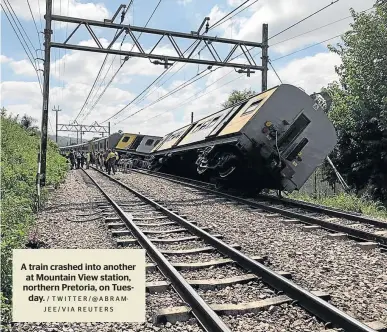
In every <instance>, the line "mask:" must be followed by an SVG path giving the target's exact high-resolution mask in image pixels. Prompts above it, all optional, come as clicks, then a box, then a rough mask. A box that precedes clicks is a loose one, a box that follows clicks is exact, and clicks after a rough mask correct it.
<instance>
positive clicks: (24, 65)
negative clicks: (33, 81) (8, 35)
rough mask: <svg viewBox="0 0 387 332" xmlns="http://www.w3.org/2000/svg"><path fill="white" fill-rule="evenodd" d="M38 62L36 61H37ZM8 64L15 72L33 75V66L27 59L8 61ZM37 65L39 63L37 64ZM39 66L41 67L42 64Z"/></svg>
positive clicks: (34, 73) (34, 74)
mask: <svg viewBox="0 0 387 332" xmlns="http://www.w3.org/2000/svg"><path fill="white" fill-rule="evenodd" d="M37 64H38V63H37ZM9 66H10V67H11V68H12V70H13V71H14V73H15V74H17V75H24V76H29V77H32V76H35V77H36V72H35V69H34V67H32V65H31V62H30V61H29V60H20V61H13V60H12V61H10V62H9ZM38 66H39V64H38ZM39 68H43V66H42V65H40V66H39Z"/></svg>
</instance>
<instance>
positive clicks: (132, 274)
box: [12, 249, 145, 323]
mask: <svg viewBox="0 0 387 332" xmlns="http://www.w3.org/2000/svg"><path fill="white" fill-rule="evenodd" d="M12 302H13V321H14V322H70V323H72V322H145V250H142V249H42V250H30V249H15V250H13V301H12Z"/></svg>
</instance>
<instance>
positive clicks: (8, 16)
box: [0, 3, 43, 94]
mask: <svg viewBox="0 0 387 332" xmlns="http://www.w3.org/2000/svg"><path fill="white" fill-rule="evenodd" d="M5 5H6V4H5ZM0 6H1V8H2V9H3V12H4V14H5V16H6V18H7V20H8V22H9V24H10V25H11V27H12V30H13V31H14V33H15V35H16V37H17V39H18V40H19V42H20V45H21V46H22V48H23V50H24V52H25V54H26V55H27V58H28V60H29V61H30V63H31V65H32V67H33V69H34V71H35V73H36V76H37V79H38V83H39V87H40V91H41V93H42V94H43V88H42V84H41V82H40V77H39V74H38V71H37V68H36V64H34V62H33V61H32V59H31V56H30V55H29V54H28V51H27V49H26V48H28V45H24V44H23V42H22V40H21V39H20V37H19V35H18V33H17V31H16V29H15V27H14V25H13V23H12V21H11V19H10V16H11V12H9V11H8V14H7V11H6V10H5V9H6V7H4V6H3V4H1V3H0ZM7 9H8V8H7ZM30 52H31V51H30Z"/></svg>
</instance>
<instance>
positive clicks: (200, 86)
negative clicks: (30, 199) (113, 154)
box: [0, 0, 375, 138]
mask: <svg viewBox="0 0 387 332" xmlns="http://www.w3.org/2000/svg"><path fill="white" fill-rule="evenodd" d="M159 1H160V0H141V1H140V0H133V3H132V5H131V7H130V8H129V10H128V12H127V14H126V17H125V20H124V24H129V25H134V26H141V27H142V26H144V25H145V24H146V22H147V21H148V19H149V18H150V16H151V14H152V12H153V11H154V9H155V7H156V5H157V4H158V3H159ZM245 1H246V0H161V2H160V4H159V6H158V7H157V10H156V11H155V13H154V15H153V17H152V19H151V20H150V21H149V24H148V27H150V28H157V29H164V30H172V31H179V32H186V33H190V32H191V31H197V30H198V28H199V26H200V24H201V23H202V21H203V19H204V18H205V17H209V18H210V21H209V24H210V26H211V24H214V23H215V22H216V21H218V20H219V19H220V18H222V17H223V16H224V15H226V14H228V13H229V12H230V11H232V10H233V9H235V8H236V7H237V6H239V5H240V4H242V3H243V2H245ZM128 2H129V1H127V0H121V1H118V0H109V1H108V0H104V1H101V0H100V1H98V0H97V1H94V0H53V13H54V14H56V15H63V16H71V17H79V18H85V19H92V20H98V21H103V20H104V19H108V18H112V16H113V14H114V12H115V11H116V9H117V8H118V7H119V6H120V4H125V5H127V4H128ZM332 2H334V1H332V0H321V1H311V0H291V1H290V0H275V1H272V0H259V1H256V2H255V3H254V0H249V1H248V2H247V3H246V4H245V5H244V6H243V7H241V8H244V7H246V6H248V5H249V4H252V3H253V5H251V6H250V7H248V8H247V9H246V10H244V11H243V12H241V13H240V14H238V15H236V16H235V17H233V18H232V19H230V20H227V21H225V22H224V23H223V24H221V25H219V26H217V27H215V28H214V29H212V30H211V31H209V33H208V35H209V36H217V37H225V38H232V39H240V40H247V41H253V42H261V40H262V24H263V23H267V24H268V25H269V58H270V59H271V62H272V65H273V67H274V69H275V71H276V72H277V74H278V76H279V78H280V79H281V80H282V82H283V83H286V84H292V85H295V86H297V87H300V88H301V89H303V90H305V91H306V92H307V93H309V94H310V93H313V92H317V91H319V90H320V89H321V88H322V87H323V86H327V84H329V83H330V82H333V81H334V80H337V79H338V78H337V75H336V73H335V66H337V65H339V64H340V58H339V57H338V55H336V54H334V53H332V52H330V51H329V50H328V48H327V45H328V44H331V45H336V44H337V43H339V42H340V37H336V36H339V35H340V34H342V33H344V32H345V31H347V30H348V29H349V28H350V23H351V22H352V19H351V17H350V12H349V10H350V8H353V9H354V10H355V11H363V10H368V9H370V8H371V7H372V6H373V4H374V2H375V1H374V0H339V1H337V2H335V3H333V4H332V5H331V6H329V7H328V8H326V9H324V10H323V11H321V12H319V13H318V14H316V15H314V16H312V17H311V18H309V19H307V20H305V21H303V22H302V23H300V24H297V25H296V26H294V27H293V28H290V29H288V30H287V31H285V32H283V33H280V34H279V35H277V36H275V37H273V38H270V37H271V36H274V35H276V34H277V33H278V32H281V31H282V30H284V29H286V28H288V27H290V26H291V25H293V24H294V23H296V22H298V21H299V20H301V19H303V18H305V17H307V16H308V15H310V14H312V13H314V12H316V11H317V10H319V9H321V8H323V7H325V6H327V5H329V4H331V3H332ZM2 3H3V6H5V5H7V4H8V6H10V5H11V6H12V8H10V7H8V8H10V9H11V12H12V10H13V12H14V13H15V14H16V16H17V18H18V19H19V20H20V24H21V26H22V28H23V29H24V30H25V32H26V34H27V36H28V38H27V37H24V38H25V39H26V43H27V44H28V45H29V49H30V50H31V52H32V53H33V54H32V55H33V56H32V55H31V57H33V59H32V60H33V62H34V63H35V64H36V67H37V68H38V69H42V68H43V61H42V60H41V59H38V58H44V56H43V54H42V52H41V51H40V50H41V49H43V44H42V42H43V35H42V33H41V31H43V29H44V25H45V21H44V13H45V7H46V1H45V0H4V1H2ZM28 4H30V7H31V11H30V9H29V7H28ZM6 12H7V13H8V9H7V8H6ZM230 16H231V15H230ZM119 18H120V15H119V17H118V18H117V20H119ZM11 20H12V19H11ZM34 20H35V22H34ZM117 20H116V21H115V22H117ZM35 23H36V26H35ZM22 28H21V27H20V26H19V29H20V30H21V31H23V30H22ZM74 28H75V25H74V24H71V23H70V24H68V23H61V22H56V21H54V22H53V25H52V29H53V34H52V41H55V42H63V41H64V40H65V39H66V37H67V36H69V34H70V33H71V31H72V30H73V29H74ZM93 31H94V32H95V34H96V36H97V38H98V39H99V41H100V43H101V44H102V45H103V46H104V47H106V46H107V45H109V44H110V42H111V40H112V38H113V36H114V32H115V31H113V30H111V29H106V28H94V29H93ZM38 32H39V33H38ZM135 34H136V36H137V37H138V33H135ZM334 37H335V38H334ZM328 39H329V40H328ZM326 40H327V41H326ZM139 41H140V44H141V46H142V48H143V49H144V50H146V51H150V50H151V49H152V47H153V46H154V44H155V43H156V42H157V39H156V38H155V37H154V36H149V35H146V34H143V35H142V36H141V37H140V39H139ZM176 41H177V43H178V44H179V46H180V47H181V48H182V49H183V50H185V49H186V48H187V47H188V46H189V45H190V44H189V43H187V42H186V41H185V40H180V39H177V40H176ZM323 41H326V42H323ZM321 42H323V43H321ZM68 43H69V44H76V45H86V46H92V47H95V46H96V44H95V42H94V40H93V39H92V38H91V36H90V34H89V33H88V31H87V30H86V29H85V28H84V27H81V28H79V30H77V31H76V32H75V33H74V35H73V36H72V37H71V39H70V41H69V42H68ZM121 43H122V45H121ZM318 43H320V44H318ZM315 44H318V45H315ZM120 47H121V48H122V50H131V49H132V47H133V41H132V40H131V38H130V36H129V35H128V36H126V37H125V38H124V34H123V35H121V36H120V38H119V39H118V40H117V42H116V43H115V44H114V46H113V48H114V49H119V48H120ZM227 47H228V46H227ZM227 47H224V46H221V47H219V52H220V56H221V57H222V58H224V57H225V55H226V54H227V52H228V50H229V48H227ZM200 48H201V46H200V47H199V48H198V49H197V51H199V49H200ZM303 49H304V50H303ZM133 51H134V52H135V51H138V49H137V47H136V46H134V48H133ZM27 52H28V50H27ZM154 53H157V54H165V55H175V51H174V49H173V47H172V45H171V43H170V42H169V41H168V39H163V40H162V41H161V42H160V44H159V45H158V46H157V48H156V49H155V50H154ZM196 53H197V52H196ZM0 54H1V55H0V62H1V101H0V105H1V107H5V108H6V109H7V110H8V112H10V113H12V114H14V115H16V114H20V116H22V115H24V114H27V115H29V116H31V117H33V118H34V119H36V120H37V123H36V124H37V125H38V126H40V122H41V114H42V92H41V88H40V85H39V82H38V78H37V76H39V78H40V80H42V71H40V70H38V71H36V70H35V69H34V68H33V66H32V64H31V62H30V61H29V59H28V57H27V55H26V53H25V51H24V50H23V47H22V46H21V44H20V42H19V40H18V39H17V37H16V35H15V33H14V31H13V29H12V27H11V25H10V23H9V22H8V20H7V17H6V16H5V13H4V11H3V10H1V52H0ZM252 54H253V55H255V61H256V62H257V63H258V64H260V62H261V59H260V54H259V52H258V51H257V50H255V51H253V53H252ZM196 55H197V54H196ZM236 55H238V54H237V53H236ZM197 56H198V55H197ZM200 58H201V59H210V54H209V53H208V51H206V50H203V51H202V52H201V53H200ZM35 59H36V60H35ZM104 59H105V55H104V54H100V53H94V52H85V51H72V50H64V49H58V48H51V64H50V71H51V73H50V99H49V127H48V130H49V134H55V112H53V111H52V109H53V108H54V107H56V108H58V107H59V109H61V112H59V114H58V119H59V123H60V124H68V123H71V122H72V121H74V120H75V119H77V121H78V123H82V124H86V125H89V124H92V123H94V122H97V123H99V124H103V125H107V123H108V121H107V120H108V119H109V118H110V117H112V116H113V115H114V114H115V113H117V112H119V111H120V110H122V109H123V108H124V107H125V106H127V105H128V106H127V107H126V108H124V109H123V110H122V111H121V112H120V113H118V114H117V115H116V116H114V117H112V118H111V119H110V120H109V121H110V126H111V131H112V132H116V131H118V130H122V131H124V132H130V133H141V134H150V135H160V136H163V135H165V134H166V133H168V132H171V131H173V130H175V129H177V128H179V127H182V126H184V125H186V124H187V123H189V122H190V117H191V112H193V113H194V119H196V120H197V119H199V118H202V117H204V116H206V115H208V114H211V113H214V112H216V111H218V110H220V109H221V108H222V106H221V104H222V103H223V102H224V101H226V100H227V98H228V96H229V94H230V93H231V92H232V91H233V90H235V89H237V90H242V89H251V90H254V91H256V92H260V91H261V72H260V71H256V72H255V73H254V74H252V75H251V76H250V77H247V75H246V74H239V73H236V72H235V71H234V70H233V69H232V68H225V67H223V68H219V67H213V68H212V70H211V71H210V70H208V69H207V67H206V66H204V65H196V64H186V65H184V64H182V63H176V64H175V65H174V66H173V67H172V68H171V69H170V70H169V71H168V72H167V73H166V74H165V75H164V76H162V78H161V79H160V80H159V81H156V84H154V85H152V86H151V88H150V89H149V90H147V92H146V93H144V94H143V95H142V96H141V97H138V95H139V94H140V93H141V92H143V90H144V89H145V88H147V87H148V86H149V85H150V84H151V83H152V82H153V81H154V80H156V78H157V77H158V76H159V75H160V74H162V73H163V72H164V71H165V69H164V67H163V66H160V65H155V64H152V63H151V62H150V61H149V60H147V59H141V58H136V57H132V58H130V59H128V60H127V61H123V57H122V56H119V55H117V56H115V55H109V56H108V57H107V59H106V62H105V66H104V67H103V70H102V72H101V76H100V79H99V80H97V81H96V84H95V89H94V90H93V92H92V93H91V94H90V98H89V100H88V102H87V103H86V105H85V106H84V104H85V101H86V98H87V96H88V94H89V92H90V90H91V88H92V86H93V83H94V81H95V79H96V77H97V74H98V71H99V70H100V68H101V65H102V63H103V62H104ZM235 61H238V62H241V63H245V62H246V60H245V59H244V58H243V57H238V58H237V59H236V60H235ZM119 67H121V69H120V70H119V71H118V73H117V75H116V76H115V77H114V79H113V80H112V82H111V84H110V85H108V83H109V81H111V79H112V78H113V76H114V74H115V73H116V72H117V70H118V69H119ZM187 81H188V83H186V84H185V85H184V83H185V82H187ZM278 84H280V81H279V79H278V77H277V75H276V74H275V73H274V71H273V70H272V69H271V68H269V73H268V87H269V88H270V87H274V86H276V85H278ZM106 87H107V88H106ZM177 87H181V89H180V90H179V91H178V92H176V93H174V94H171V95H170V96H168V97H164V98H162V99H161V100H159V99H160V98H161V97H163V96H164V95H165V94H167V93H168V92H169V91H171V90H173V89H175V88H177ZM103 91H105V92H104V93H103V94H102V92H103ZM136 97H137V99H135V98H136ZM83 106H84V107H83ZM81 110H82V111H81ZM134 113H136V114H134ZM59 135H61V136H68V135H71V136H73V137H74V136H76V133H72V134H69V133H67V132H59ZM94 136H96V134H92V133H88V134H84V138H92V137H94Z"/></svg>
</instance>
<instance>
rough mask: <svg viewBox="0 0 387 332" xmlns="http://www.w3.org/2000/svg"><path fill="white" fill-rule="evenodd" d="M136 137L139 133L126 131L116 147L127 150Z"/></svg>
mask: <svg viewBox="0 0 387 332" xmlns="http://www.w3.org/2000/svg"><path fill="white" fill-rule="evenodd" d="M136 137H137V135H135V134H128V133H124V134H123V135H122V137H121V139H120V140H119V142H118V143H117V145H116V149H120V150H127V149H128V148H130V146H131V145H132V143H133V142H134V140H135V139H136Z"/></svg>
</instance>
